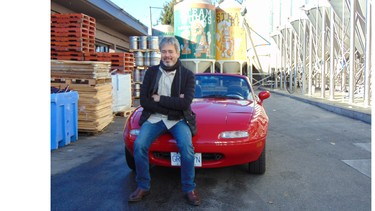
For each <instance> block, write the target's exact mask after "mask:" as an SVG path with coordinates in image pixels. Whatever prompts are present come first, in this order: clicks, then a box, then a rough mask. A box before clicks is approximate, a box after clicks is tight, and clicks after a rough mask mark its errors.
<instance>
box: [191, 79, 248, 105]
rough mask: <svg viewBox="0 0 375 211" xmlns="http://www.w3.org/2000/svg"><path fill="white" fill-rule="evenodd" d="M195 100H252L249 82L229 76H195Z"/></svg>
mask: <svg viewBox="0 0 375 211" xmlns="http://www.w3.org/2000/svg"><path fill="white" fill-rule="evenodd" d="M195 79H196V85H195V98H223V99H241V100H244V99H245V100H253V95H252V93H251V90H250V86H249V82H248V81H247V80H245V79H244V78H241V77H237V76H230V75H196V76H195Z"/></svg>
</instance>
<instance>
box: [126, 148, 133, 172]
mask: <svg viewBox="0 0 375 211" xmlns="http://www.w3.org/2000/svg"><path fill="white" fill-rule="evenodd" d="M125 158H126V163H127V164H128V166H129V168H130V169H131V170H133V171H135V161H134V157H133V155H132V154H131V153H130V152H129V150H128V149H126V147H125Z"/></svg>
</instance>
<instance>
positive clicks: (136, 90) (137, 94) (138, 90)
mask: <svg viewBox="0 0 375 211" xmlns="http://www.w3.org/2000/svg"><path fill="white" fill-rule="evenodd" d="M140 95H141V85H140V84H135V85H134V97H135V98H139V97H140Z"/></svg>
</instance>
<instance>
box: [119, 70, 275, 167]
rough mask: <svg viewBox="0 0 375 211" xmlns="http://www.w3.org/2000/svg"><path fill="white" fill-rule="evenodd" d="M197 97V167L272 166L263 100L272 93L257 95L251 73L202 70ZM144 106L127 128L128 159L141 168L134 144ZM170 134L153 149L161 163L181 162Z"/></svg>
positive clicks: (153, 155) (154, 158)
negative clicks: (137, 160)
mask: <svg viewBox="0 0 375 211" xmlns="http://www.w3.org/2000/svg"><path fill="white" fill-rule="evenodd" d="M195 77H196V91H195V98H194V100H193V103H192V105H191V107H192V110H193V111H194V112H195V113H196V118H197V120H196V121H197V134H196V135H195V136H193V145H194V151H195V166H196V167H197V168H200V167H201V168H219V167H226V166H234V165H242V164H248V171H249V172H250V173H254V174H263V173H264V172H265V170H266V138H267V132H268V116H267V114H266V111H265V109H264V107H263V105H262V104H263V101H264V100H265V99H267V98H269V97H270V93H269V92H268V91H261V92H260V93H259V94H258V95H256V94H255V92H254V90H253V89H252V86H251V84H250V82H249V79H248V78H247V77H246V76H242V75H235V74H219V73H199V74H195ZM141 112H142V107H138V108H137V109H135V110H134V112H133V113H132V114H131V115H130V116H129V118H128V120H127V122H126V123H125V127H124V134H123V137H124V142H125V157H126V161H127V164H128V166H129V168H131V169H132V170H135V163H134V157H133V144H134V141H135V140H136V137H137V134H138V133H139V129H140V126H139V125H138V121H139V118H140V116H141ZM177 152H178V148H177V145H176V142H175V140H174V139H173V138H172V136H171V135H170V134H168V133H167V134H164V135H162V136H160V137H159V138H158V139H157V140H156V141H155V142H154V143H153V144H152V145H151V148H150V153H149V162H150V164H152V165H157V166H170V167H174V166H179V164H180V163H179V154H178V153H177Z"/></svg>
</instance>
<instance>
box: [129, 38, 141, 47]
mask: <svg viewBox="0 0 375 211" xmlns="http://www.w3.org/2000/svg"><path fill="white" fill-rule="evenodd" d="M138 39H139V37H138V36H130V37H129V47H130V49H132V50H136V49H138Z"/></svg>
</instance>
